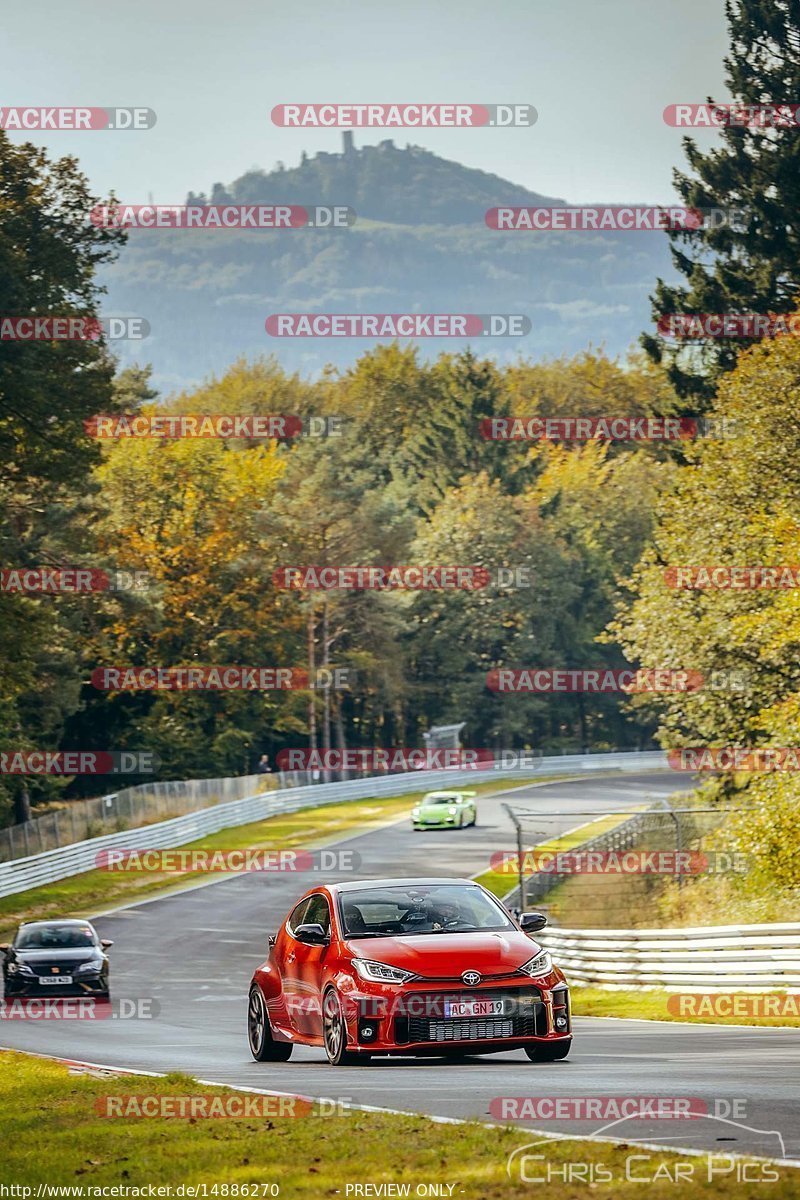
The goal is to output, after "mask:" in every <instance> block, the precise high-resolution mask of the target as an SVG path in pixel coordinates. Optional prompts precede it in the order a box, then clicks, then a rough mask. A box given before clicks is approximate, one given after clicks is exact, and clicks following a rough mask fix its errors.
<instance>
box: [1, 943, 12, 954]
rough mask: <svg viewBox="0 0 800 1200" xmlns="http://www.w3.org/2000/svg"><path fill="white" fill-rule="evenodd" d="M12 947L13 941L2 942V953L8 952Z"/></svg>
mask: <svg viewBox="0 0 800 1200" xmlns="http://www.w3.org/2000/svg"><path fill="white" fill-rule="evenodd" d="M10 949H11V942H0V953H2V954H8V952H9V950H10Z"/></svg>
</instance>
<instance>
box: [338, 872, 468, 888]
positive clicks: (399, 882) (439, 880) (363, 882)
mask: <svg viewBox="0 0 800 1200" xmlns="http://www.w3.org/2000/svg"><path fill="white" fill-rule="evenodd" d="M444 883H460V884H462V885H463V886H466V887H479V884H477V883H476V882H475V880H474V879H454V878H453V876H452V875H446V876H438V875H437V876H434V877H431V878H427V877H424V878H420V879H416V878H415V879H407V878H406V879H358V880H355V881H354V882H352V883H332V884H329V885H328V888H329V891H331V892H363V891H365V889H367V888H386V887H413V886H415V885H416V886H422V887H433V886H435V885H437V884H444Z"/></svg>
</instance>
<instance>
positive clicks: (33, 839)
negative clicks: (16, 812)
mask: <svg viewBox="0 0 800 1200" xmlns="http://www.w3.org/2000/svg"><path fill="white" fill-rule="evenodd" d="M307 774H308V773H307V772H304V771H293V772H288V773H282V774H275V775H272V774H264V775H237V776H231V777H229V778H225V779H190V780H173V781H170V782H166V783H143V784H139V785H137V786H136V787H129V788H122V789H121V790H120V791H118V792H113V793H111V794H110V795H107V796H97V797H95V798H93V799H91V800H71V801H68V802H67V803H65V804H64V805H63V807H61V808H57V809H52V810H51V811H50V812H47V813H43V814H42V815H41V816H38V817H34V818H33V819H32V820H30V821H25V822H24V823H23V824H19V825H10V826H8V828H6V829H0V862H11V861H13V860H14V859H17V858H27V857H29V856H30V855H31V854H40V853H42V852H43V851H45V850H55V849H57V848H58V847H60V846H68V845H71V844H72V843H73V842H81V841H84V840H85V839H86V838H93V837H100V836H101V835H102V834H104V833H116V832H122V831H123V830H125V829H135V828H139V827H141V826H143V825H151V824H154V823H155V822H156V821H167V820H169V819H170V818H171V817H180V816H183V815H184V814H185V813H189V812H196V811H197V810H199V809H202V808H209V807H211V805H214V804H222V803H224V802H225V801H226V800H241V799H243V798H244V797H245V796H252V795H256V794H258V793H260V792H267V791H272V790H274V789H277V788H282V787H291V786H300V785H302V784H303V783H306V782H308V780H307V778H306V776H307Z"/></svg>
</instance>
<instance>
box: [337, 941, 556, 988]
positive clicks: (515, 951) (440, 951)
mask: <svg viewBox="0 0 800 1200" xmlns="http://www.w3.org/2000/svg"><path fill="white" fill-rule="evenodd" d="M347 945H348V947H349V949H350V950H351V952H352V953H353V954H354V955H355V956H356V957H357V958H371V959H374V960H375V961H376V962H382V963H387V964H388V965H389V966H391V967H401V968H402V969H403V970H404V971H413V972H414V973H415V974H417V975H424V976H427V977H428V978H432V979H456V978H458V977H459V976H460V975H461V972H462V971H478V972H480V974H481V975H484V976H490V975H506V974H509V973H510V972H512V971H515V970H517V968H518V967H521V966H522V964H523V963H526V962H528V960H529V959H531V958H533V956H534V955H535V954H538V952H539V950H540V949H541V947H540V946H539V945H538V944H537V943H536V942H534V941H533V940H532V939H531V938H529V937H528V936H527V934H524V933H521V932H520V931H519V930H516V929H513V930H505V931H498V932H496V933H490V932H486V933H426V934H421V933H420V934H410V935H409V936H407V937H385V938H350V939H348V942H347Z"/></svg>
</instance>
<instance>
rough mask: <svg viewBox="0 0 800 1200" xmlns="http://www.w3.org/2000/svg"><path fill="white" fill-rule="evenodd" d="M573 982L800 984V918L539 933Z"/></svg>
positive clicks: (697, 987)
mask: <svg viewBox="0 0 800 1200" xmlns="http://www.w3.org/2000/svg"><path fill="white" fill-rule="evenodd" d="M536 941H537V942H539V943H541V945H542V946H544V947H545V948H546V949H547V950H549V951H550V952H551V953H552V955H553V957H554V959H555V960H556V962H557V963H558V965H559V967H561V969H562V971H563V972H564V974H565V975H566V976H567V979H568V980H569V981H570V983H573V984H575V983H584V984H600V985H601V986H603V987H608V988H641V987H663V988H673V989H676V990H679V989H680V990H683V991H686V990H691V991H708V992H720V991H731V990H736V991H753V990H758V991H770V990H774V989H788V990H790V991H794V990H797V989H798V988H800V922H796V923H790V924H783V925H709V926H704V927H699V928H695V929H559V928H550V927H548V928H547V929H544V930H542V932H541V933H537V934H536Z"/></svg>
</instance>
